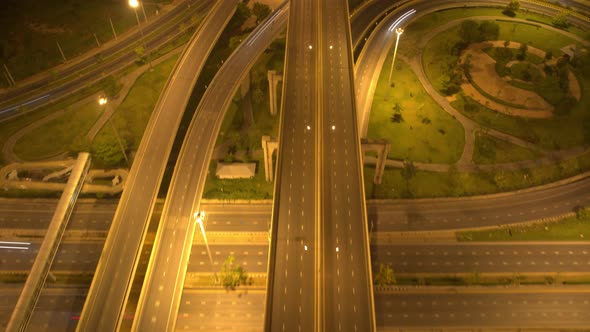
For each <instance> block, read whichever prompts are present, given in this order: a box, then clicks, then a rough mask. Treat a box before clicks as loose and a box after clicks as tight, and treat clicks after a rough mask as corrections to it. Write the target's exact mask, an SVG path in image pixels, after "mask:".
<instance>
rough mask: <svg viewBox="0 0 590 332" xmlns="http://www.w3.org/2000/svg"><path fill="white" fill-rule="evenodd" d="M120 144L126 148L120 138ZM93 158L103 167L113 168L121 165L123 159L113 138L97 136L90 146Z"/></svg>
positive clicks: (124, 142) (123, 140) (122, 139)
mask: <svg viewBox="0 0 590 332" xmlns="http://www.w3.org/2000/svg"><path fill="white" fill-rule="evenodd" d="M121 143H122V144H123V147H124V148H126V145H127V142H126V141H125V139H124V138H123V137H121ZM92 154H93V158H94V159H95V160H96V161H97V162H98V163H99V164H101V166H105V167H113V166H117V165H119V164H121V162H122V161H123V160H124V159H125V156H123V153H122V152H121V148H120V147H119V143H118V142H117V139H116V138H115V137H114V136H107V135H99V136H97V137H96V140H95V141H94V144H93V146H92Z"/></svg>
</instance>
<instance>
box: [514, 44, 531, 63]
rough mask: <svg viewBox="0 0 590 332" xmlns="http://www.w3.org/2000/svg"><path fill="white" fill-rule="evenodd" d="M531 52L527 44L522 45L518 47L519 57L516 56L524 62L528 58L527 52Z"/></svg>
mask: <svg viewBox="0 0 590 332" xmlns="http://www.w3.org/2000/svg"><path fill="white" fill-rule="evenodd" d="M528 50H529V47H528V45H527V44H525V43H522V44H520V47H518V51H519V53H518V55H516V58H517V59H518V60H520V61H524V59H525V58H526V52H527V51H528Z"/></svg>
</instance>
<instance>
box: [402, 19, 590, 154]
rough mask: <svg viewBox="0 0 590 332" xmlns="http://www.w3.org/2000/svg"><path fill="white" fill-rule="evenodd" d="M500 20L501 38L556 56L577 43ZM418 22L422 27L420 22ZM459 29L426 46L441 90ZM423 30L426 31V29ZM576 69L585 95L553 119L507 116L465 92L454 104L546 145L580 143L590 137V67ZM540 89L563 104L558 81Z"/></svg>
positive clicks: (428, 70) (484, 122) (435, 83)
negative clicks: (589, 89)
mask: <svg viewBox="0 0 590 332" xmlns="http://www.w3.org/2000/svg"><path fill="white" fill-rule="evenodd" d="M443 13H444V12H443ZM422 20H423V19H421V20H419V21H418V22H420V21H422ZM426 21H427V22H426V23H424V24H422V25H427V26H433V24H432V22H438V23H439V24H443V23H444V20H441V19H440V18H438V17H437V18H436V19H432V18H428V17H427V18H426ZM497 23H498V24H499V26H500V38H499V39H508V40H511V41H515V42H524V43H527V44H528V45H532V46H535V47H536V48H539V49H542V50H546V51H547V50H551V51H552V52H553V55H554V56H556V55H558V54H561V51H559V48H561V47H563V46H565V45H568V44H570V43H574V41H573V40H572V39H570V38H568V37H565V36H562V35H561V34H559V33H557V32H554V31H549V30H546V29H539V30H538V28H537V27H535V26H532V25H527V24H515V23H510V22H504V21H497ZM414 24H415V23H414ZM418 26H419V27H420V25H418ZM457 30H458V27H457V26H455V27H453V28H450V29H448V30H446V31H444V32H442V33H440V34H438V35H437V36H436V37H435V38H433V39H432V40H431V41H430V42H429V43H428V44H427V45H426V47H425V48H424V54H423V63H424V65H425V72H426V74H427V76H428V78H429V79H430V80H431V82H432V84H433V86H434V87H435V88H436V89H438V90H439V91H441V90H443V82H444V81H445V80H447V79H448V76H449V74H448V72H449V68H452V67H453V65H454V63H456V61H457V57H456V56H452V55H450V54H451V49H452V47H453V45H454V44H455V43H456V42H457V41H458V40H459V37H458V36H457ZM418 32H420V31H418ZM418 32H417V33H418ZM422 33H424V32H423V31H422ZM574 72H575V73H576V75H577V79H578V81H579V83H580V86H581V88H582V98H581V100H580V102H578V103H577V104H575V105H574V106H573V107H571V108H569V107H568V108H567V109H564V110H560V112H559V116H557V117H556V118H553V119H523V118H518V117H511V116H506V115H503V114H499V113H498V112H495V111H492V110H489V109H487V108H486V107H484V106H481V105H479V104H477V103H476V102H474V101H473V100H471V99H469V98H465V97H463V96H459V98H458V100H457V101H455V102H453V103H452V105H453V107H455V108H456V109H458V110H459V111H461V112H463V113H464V114H465V115H466V116H468V117H469V118H471V119H473V120H474V121H476V122H478V123H479V124H481V125H482V126H484V127H489V128H493V129H497V130H499V131H503V132H506V133H508V134H511V135H514V136H517V137H520V138H523V139H525V140H529V141H531V142H533V143H535V144H539V145H540V146H542V147H544V148H549V149H563V148H569V147H574V146H579V145H581V144H585V143H586V142H588V141H589V140H590V126H588V125H584V124H585V123H590V113H588V112H587V111H586V110H587V108H588V107H587V105H590V95H589V94H588V88H589V87H590V73H588V71H587V70H575V69H574ZM550 83H551V82H550ZM553 83H555V82H553ZM536 90H539V94H540V95H542V96H543V97H544V98H545V99H547V100H550V102H551V103H552V104H561V102H560V101H561V100H562V98H561V97H563V95H562V94H560V95H556V92H558V89H555V84H540V86H539V89H536Z"/></svg>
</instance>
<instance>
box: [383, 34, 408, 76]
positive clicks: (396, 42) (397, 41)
mask: <svg viewBox="0 0 590 332" xmlns="http://www.w3.org/2000/svg"><path fill="white" fill-rule="evenodd" d="M395 33H396V34H397V38H396V39H395V48H394V49H393V58H392V59H391V69H390V70H389V80H387V83H389V85H391V74H392V73H393V64H394V63H395V56H396V55H397V44H398V43H399V36H401V35H402V33H404V29H402V28H397V29H395Z"/></svg>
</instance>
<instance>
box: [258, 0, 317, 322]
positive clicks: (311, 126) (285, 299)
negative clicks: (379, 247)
mask: <svg viewBox="0 0 590 332" xmlns="http://www.w3.org/2000/svg"><path fill="white" fill-rule="evenodd" d="M317 10H318V8H317V5H316V1H311V0H294V1H291V3H290V11H289V23H288V26H287V41H286V53H285V67H284V74H283V92H282V96H283V97H282V105H281V108H280V109H281V111H280V112H281V115H280V116H281V120H280V129H279V142H280V144H281V147H280V149H278V152H277V162H276V168H277V169H276V176H275V179H276V180H275V189H274V196H273V197H274V201H273V210H272V224H271V242H270V254H269V267H268V268H269V272H268V285H267V293H266V294H267V301H266V306H265V322H264V326H265V330H266V331H285V330H287V329H288V330H290V331H313V330H315V329H317V328H318V324H319V320H320V318H318V317H316V315H315V313H316V312H317V311H318V308H317V306H318V302H319V301H318V296H319V294H318V293H319V292H320V290H321V289H323V287H321V286H320V285H319V284H318V282H319V281H320V278H321V272H320V271H319V266H318V264H319V258H318V252H317V250H318V249H319V248H318V235H319V234H318V233H317V232H316V223H317V222H319V219H320V216H319V215H318V212H319V211H318V207H319V204H318V202H317V200H318V199H319V192H320V190H319V188H318V183H317V182H318V179H319V173H318V172H319V170H318V163H319V160H318V159H317V154H318V150H317V149H318V147H319V142H318V139H319V128H318V126H319V121H318V119H317V116H318V113H319V110H318V107H319V106H318V104H317V103H318V100H317V95H316V93H317V88H318V87H317V86H316V79H317V78H316V73H317V66H318V64H317V59H318V46H319V45H318V41H317V38H318V31H317V27H318V17H317V12H318V11H317Z"/></svg>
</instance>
